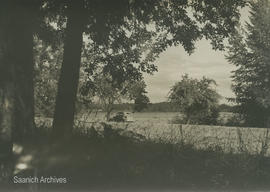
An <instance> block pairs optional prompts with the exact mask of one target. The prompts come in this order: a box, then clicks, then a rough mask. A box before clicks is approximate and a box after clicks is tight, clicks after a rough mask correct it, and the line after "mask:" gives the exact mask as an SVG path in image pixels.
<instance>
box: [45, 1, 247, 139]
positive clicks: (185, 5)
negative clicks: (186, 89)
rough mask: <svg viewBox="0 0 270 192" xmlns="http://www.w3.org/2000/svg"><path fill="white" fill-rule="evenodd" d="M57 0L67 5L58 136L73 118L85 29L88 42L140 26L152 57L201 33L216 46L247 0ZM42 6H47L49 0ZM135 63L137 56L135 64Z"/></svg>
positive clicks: (143, 67)
mask: <svg viewBox="0 0 270 192" xmlns="http://www.w3.org/2000/svg"><path fill="white" fill-rule="evenodd" d="M50 2H51V3H55V1H50ZM58 2H64V3H66V5H65V6H62V7H63V9H61V10H65V8H66V10H67V12H66V13H67V14H66V15H67V28H66V39H65V46H64V59H63V65H62V71H61V76H60V81H59V87H58V95H57V100H56V108H55V114H54V123H53V132H54V135H56V136H60V137H61V136H62V135H68V134H70V133H71V131H72V126H73V122H74V110H75V100H76V92H77V87H78V78H79V67H80V60H81V49H82V39H83V38H82V35H83V32H86V33H88V34H89V36H90V39H91V40H90V42H92V43H96V44H99V45H100V46H102V45H106V44H107V43H108V40H111V39H110V38H111V35H113V34H114V33H115V32H117V33H118V34H119V35H120V36H119V37H120V38H121V37H123V36H125V37H130V32H132V33H131V36H134V35H135V36H140V35H141V34H140V32H141V31H142V30H144V31H146V32H148V34H149V39H151V40H152V42H153V46H152V47H151V51H150V52H149V54H148V55H150V58H156V57H157V56H158V55H159V54H160V53H161V52H162V51H164V50H165V49H166V48H167V47H168V46H171V45H183V47H184V48H185V50H186V51H188V52H189V53H191V52H192V51H193V49H194V43H195V42H196V40H198V39H201V38H202V37H203V36H204V37H206V38H207V39H210V40H211V42H212V45H213V47H214V48H215V49H222V48H223V44H222V42H223V39H224V38H226V37H228V35H229V33H231V32H232V31H233V30H234V26H235V25H236V23H237V22H238V19H239V7H241V6H243V5H244V3H245V0H237V1H228V0H217V1H209V0H202V1H197V0H194V1H174V0H169V1H157V0H146V1H145V0H131V1H130V0H115V1H111V0H76V1H75V0H69V1H68V0H66V1H58ZM60 4H61V3H60ZM46 6H47V7H49V6H50V3H47V4H46ZM46 6H45V7H46ZM127 31H128V32H129V33H127ZM113 36H115V35H113ZM114 40H115V41H118V40H119V39H117V38H116V39H114ZM129 46H130V47H120V48H121V49H123V50H125V49H126V48H127V49H130V48H132V47H133V46H136V42H134V43H133V45H129ZM153 61H154V60H153V59H149V60H147V62H146V63H141V65H140V70H142V71H146V72H147V71H148V69H147V68H148V67H149V63H152V62H153ZM137 64H138V63H136V61H135V62H134V65H137Z"/></svg>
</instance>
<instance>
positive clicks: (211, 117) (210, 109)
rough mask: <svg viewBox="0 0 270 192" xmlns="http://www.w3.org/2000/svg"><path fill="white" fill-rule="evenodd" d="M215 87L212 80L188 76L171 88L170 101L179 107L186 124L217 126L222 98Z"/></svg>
mask: <svg viewBox="0 0 270 192" xmlns="http://www.w3.org/2000/svg"><path fill="white" fill-rule="evenodd" d="M213 85H214V86H215V85H216V82H215V81H214V80H212V79H208V78H206V77H203V78H202V79H201V80H198V79H193V78H190V77H189V76H188V75H187V74H186V75H184V76H183V77H182V80H181V81H179V82H177V83H175V85H174V86H173V87H172V88H171V90H170V93H169V101H170V102H171V103H174V104H175V105H177V106H178V110H179V111H180V112H182V113H183V114H184V116H185V117H184V121H185V122H186V123H195V124H197V123H199V124H216V121H217V118H218V100H219V98H220V96H219V94H218V93H217V92H216V90H215V89H214V87H213Z"/></svg>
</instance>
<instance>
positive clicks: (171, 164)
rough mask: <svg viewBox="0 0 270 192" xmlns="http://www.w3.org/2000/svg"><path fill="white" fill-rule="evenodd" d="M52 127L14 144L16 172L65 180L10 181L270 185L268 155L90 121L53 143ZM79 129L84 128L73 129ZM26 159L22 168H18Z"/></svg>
mask: <svg viewBox="0 0 270 192" xmlns="http://www.w3.org/2000/svg"><path fill="white" fill-rule="evenodd" d="M49 130H50V129H46V127H40V129H39V132H38V133H37V135H35V137H33V138H29V139H27V140H26V141H25V142H24V143H21V144H17V145H16V146H17V148H18V149H19V148H20V149H21V150H17V157H16V159H17V163H16V165H17V168H16V169H15V172H16V175H17V176H19V177H27V176H37V177H41V176H47V177H50V176H55V177H64V178H66V179H67V183H66V184H49V185H48V184H31V185H28V184H16V185H14V184H12V182H11V184H10V185H9V187H12V188H15V189H25V191H29V190H32V191H46V190H48V191H50V190H53V189H55V190H58V191H61V190H71V191H78V190H84V189H87V190H88V191H89V190H90V191H91V190H97V189H100V190H109V189H110V190H112V189H123V190H125V189H126V190H127V189H128V190H131V189H134V190H142V189H148V190H149V189H153V190H154V189H171V190H173V189H177V190H179V189H182V190H214V191H217V190H255V189H256V190H259V189H270V183H269V180H270V159H269V157H266V156H264V155H259V154H258V155H252V154H249V153H247V152H245V151H243V152H241V153H238V154H236V153H228V152H225V151H223V149H222V148H221V147H220V146H214V145H211V146H209V147H207V148H204V149H198V148H197V147H195V146H194V145H192V144H187V143H184V142H176V143H171V142H166V141H164V140H158V139H156V140H150V139H147V138H146V137H145V136H142V135H140V134H137V133H134V132H132V131H127V130H124V129H112V128H111V125H107V124H103V129H100V130H96V129H94V128H93V127H92V128H89V129H87V130H85V129H84V130H85V131H84V132H82V131H77V132H74V134H73V136H72V138H71V139H70V140H69V141H65V142H61V143H56V144H51V142H50V136H49V135H50V133H49ZM77 130H82V129H77ZM22 164H25V166H24V169H20V167H21V168H22V167H23V166H19V165H22Z"/></svg>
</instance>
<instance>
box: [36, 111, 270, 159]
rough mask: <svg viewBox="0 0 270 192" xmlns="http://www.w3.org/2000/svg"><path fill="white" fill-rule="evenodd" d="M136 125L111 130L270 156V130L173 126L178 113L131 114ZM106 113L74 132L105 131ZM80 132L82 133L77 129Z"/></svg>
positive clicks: (91, 117)
mask: <svg viewBox="0 0 270 192" xmlns="http://www.w3.org/2000/svg"><path fill="white" fill-rule="evenodd" d="M132 116H133V119H134V121H133V122H125V123H115V122H109V123H108V124H110V125H112V128H113V129H115V130H117V129H119V130H123V132H125V133H130V132H133V133H136V134H139V135H141V136H143V137H144V138H145V139H147V140H152V141H159V142H164V143H184V144H190V145H193V146H195V147H196V148H197V149H206V148H209V147H219V148H221V149H222V150H223V151H224V152H226V153H243V152H245V153H249V154H255V155H256V154H261V153H263V154H264V155H267V156H269V155H270V150H269V149H268V146H269V144H270V143H269V140H270V135H269V130H268V129H266V128H251V127H227V126H212V125H211V126H210V125H182V124H174V123H173V119H174V118H176V117H180V116H181V114H179V113H176V112H142V113H132ZM220 116H221V118H223V119H225V120H226V119H228V118H229V117H231V116H232V113H226V112H224V113H221V114H220ZM104 117H105V114H104V113H102V112H98V113H91V114H88V115H87V116H82V117H81V118H78V119H77V120H76V129H75V131H79V132H87V131H89V129H91V128H95V130H97V132H102V131H103V129H104V128H103V122H104V121H105V120H104ZM36 122H37V123H38V124H44V123H45V124H47V125H48V126H50V125H51V123H52V120H51V119H50V118H46V119H45V118H36ZM78 129H79V130H78Z"/></svg>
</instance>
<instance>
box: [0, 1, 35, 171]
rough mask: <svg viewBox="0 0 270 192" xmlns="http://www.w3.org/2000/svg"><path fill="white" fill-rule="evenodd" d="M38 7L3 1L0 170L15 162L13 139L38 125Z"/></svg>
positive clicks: (0, 4)
mask: <svg viewBox="0 0 270 192" xmlns="http://www.w3.org/2000/svg"><path fill="white" fill-rule="evenodd" d="M29 5H31V6H29ZM37 7H38V5H37V4H35V3H33V1H31V0H25V1H18V0H9V1H7V0H3V1H1V2H0V28H1V30H0V167H1V169H2V168H3V167H4V169H5V168H6V167H9V166H5V164H6V163H7V164H12V162H11V161H10V159H11V158H12V146H13V141H14V140H16V141H22V140H23V139H24V136H25V135H26V134H31V133H33V131H34V128H35V126H34V90H33V71H34V70H33V69H34V62H33V26H34V22H33V18H34V15H35V10H36V9H37ZM3 165H4V166H3ZM11 166H12V165H11ZM10 168H11V167H10ZM6 171H7V172H9V173H8V175H10V174H11V173H12V168H11V170H9V171H8V170H1V173H4V172H6Z"/></svg>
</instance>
